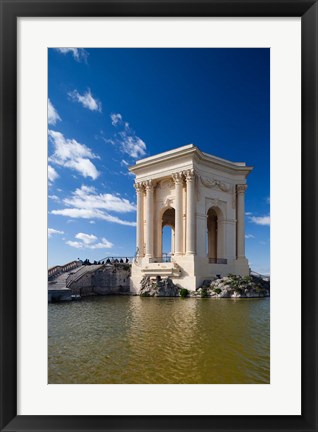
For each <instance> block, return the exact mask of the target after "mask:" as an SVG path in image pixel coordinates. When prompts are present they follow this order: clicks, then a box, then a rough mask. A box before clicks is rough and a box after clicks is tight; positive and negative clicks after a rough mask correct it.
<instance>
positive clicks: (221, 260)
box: [209, 258, 227, 264]
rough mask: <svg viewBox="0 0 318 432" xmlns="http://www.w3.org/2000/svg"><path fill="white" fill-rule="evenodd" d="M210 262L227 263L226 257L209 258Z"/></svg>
mask: <svg viewBox="0 0 318 432" xmlns="http://www.w3.org/2000/svg"><path fill="white" fill-rule="evenodd" d="M209 264H227V259H226V258H209Z"/></svg>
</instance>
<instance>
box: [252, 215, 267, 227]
mask: <svg viewBox="0 0 318 432" xmlns="http://www.w3.org/2000/svg"><path fill="white" fill-rule="evenodd" d="M249 220H250V221H251V222H253V223H255V224H256V225H266V226H269V225H270V216H249Z"/></svg>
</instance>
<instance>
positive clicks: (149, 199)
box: [144, 180, 153, 258]
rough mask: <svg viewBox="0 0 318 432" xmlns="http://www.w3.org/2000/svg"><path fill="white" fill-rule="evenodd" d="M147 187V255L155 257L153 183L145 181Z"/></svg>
mask: <svg viewBox="0 0 318 432" xmlns="http://www.w3.org/2000/svg"><path fill="white" fill-rule="evenodd" d="M144 184H145V187H146V257H147V258H152V257H153V184H152V180H147V181H146V182H144Z"/></svg>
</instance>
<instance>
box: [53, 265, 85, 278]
mask: <svg viewBox="0 0 318 432" xmlns="http://www.w3.org/2000/svg"><path fill="white" fill-rule="evenodd" d="M80 265H82V261H71V262H69V263H67V264H64V265H62V266H54V267H51V268H49V269H48V277H52V276H55V275H57V274H59V273H64V272H66V271H69V270H73V269H74V268H76V267H79V266H80Z"/></svg>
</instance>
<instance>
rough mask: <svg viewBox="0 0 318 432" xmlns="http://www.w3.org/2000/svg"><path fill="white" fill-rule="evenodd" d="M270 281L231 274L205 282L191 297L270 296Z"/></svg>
mask: <svg viewBox="0 0 318 432" xmlns="http://www.w3.org/2000/svg"><path fill="white" fill-rule="evenodd" d="M269 295H270V283H269V281H265V280H263V279H261V278H258V277H255V276H244V277H242V276H235V275H229V276H226V277H223V278H220V279H215V280H213V281H211V282H209V283H205V284H204V285H203V286H202V287H200V288H198V289H197V290H196V291H194V292H193V291H192V292H190V296H191V297H215V298H257V297H269Z"/></svg>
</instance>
